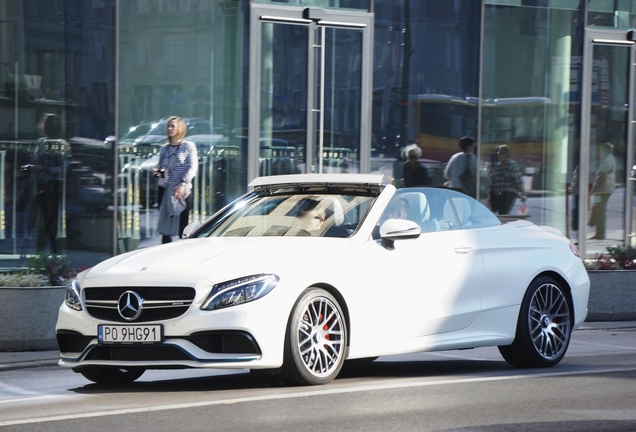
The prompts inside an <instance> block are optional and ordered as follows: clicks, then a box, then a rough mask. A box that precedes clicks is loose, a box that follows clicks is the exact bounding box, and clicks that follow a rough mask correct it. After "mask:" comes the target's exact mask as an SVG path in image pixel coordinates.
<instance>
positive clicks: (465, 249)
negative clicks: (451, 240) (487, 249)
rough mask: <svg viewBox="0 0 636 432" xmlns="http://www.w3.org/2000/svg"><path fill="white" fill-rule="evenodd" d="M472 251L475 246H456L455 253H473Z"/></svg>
mask: <svg viewBox="0 0 636 432" xmlns="http://www.w3.org/2000/svg"><path fill="white" fill-rule="evenodd" d="M472 251H473V248H472V247H470V246H463V247H458V248H455V253H458V254H467V253H471V252H472Z"/></svg>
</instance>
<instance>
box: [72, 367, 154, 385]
mask: <svg viewBox="0 0 636 432" xmlns="http://www.w3.org/2000/svg"><path fill="white" fill-rule="evenodd" d="M77 371H78V372H79V373H81V374H82V375H84V378H86V379H87V380H89V381H93V382H95V383H98V384H128V383H131V382H133V381H135V380H136V379H137V378H139V377H140V376H142V375H143V373H144V372H145V371H146V369H143V368H117V367H106V366H90V367H83V368H81V369H78V370H77Z"/></svg>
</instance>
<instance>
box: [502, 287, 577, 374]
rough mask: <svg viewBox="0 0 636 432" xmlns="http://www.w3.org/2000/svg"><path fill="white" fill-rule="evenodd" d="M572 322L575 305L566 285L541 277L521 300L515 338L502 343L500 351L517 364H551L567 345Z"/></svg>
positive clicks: (561, 356) (524, 365)
mask: <svg viewBox="0 0 636 432" xmlns="http://www.w3.org/2000/svg"><path fill="white" fill-rule="evenodd" d="M572 323H573V317H572V308H571V305H570V301H569V298H568V295H567V294H566V293H565V292H564V290H563V288H562V287H561V286H560V285H559V283H558V282H557V281H555V280H554V279H552V278H550V277H541V278H538V279H536V280H534V281H533V282H532V284H530V287H529V288H528V291H527V292H526V294H525V296H524V298H523V302H522V303H521V309H520V311H519V319H518V320H517V332H516V335H515V340H514V342H513V343H512V345H508V346H500V347H499V352H500V353H501V355H502V356H503V358H504V359H505V360H506V361H507V362H508V363H510V364H511V365H512V366H515V367H522V368H540V367H552V366H554V365H556V364H558V363H559V362H560V361H561V359H563V356H564V355H565V352H566V351H567V349H568V345H569V344H570V337H571V335H572Z"/></svg>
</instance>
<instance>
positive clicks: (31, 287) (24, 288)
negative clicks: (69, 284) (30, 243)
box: [0, 254, 71, 351]
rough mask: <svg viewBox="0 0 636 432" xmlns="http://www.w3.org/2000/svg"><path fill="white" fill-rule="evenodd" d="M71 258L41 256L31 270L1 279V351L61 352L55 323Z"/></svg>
mask: <svg viewBox="0 0 636 432" xmlns="http://www.w3.org/2000/svg"><path fill="white" fill-rule="evenodd" d="M70 262H71V258H70V257H68V256H66V255H56V254H39V255H36V256H34V257H31V258H29V259H28V260H27V267H28V268H27V269H26V270H24V271H21V272H17V273H12V274H2V275H0V351H39V350H49V349H57V342H56V339H55V323H56V322H57V311H58V308H59V306H60V305H61V304H62V302H63V301H64V294H65V287H64V285H65V284H66V279H67V278H68V277H69V276H71V274H70V273H71V270H70V268H69V265H70Z"/></svg>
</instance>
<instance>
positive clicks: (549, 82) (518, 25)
mask: <svg viewBox="0 0 636 432" xmlns="http://www.w3.org/2000/svg"><path fill="white" fill-rule="evenodd" d="M489 3H493V2H489ZM497 3H500V4H498V5H493V4H487V5H486V6H485V16H484V40H483V47H484V52H483V59H484V61H483V71H482V74H483V83H482V93H483V96H482V101H481V103H482V111H481V125H480V126H481V136H480V139H481V142H480V144H479V145H480V148H479V152H480V160H481V162H482V165H481V167H480V169H481V175H480V181H481V188H480V189H481V198H482V201H483V202H484V203H486V204H487V205H488V206H489V207H490V208H491V209H496V210H497V211H498V213H499V214H503V215H504V216H505V217H507V216H506V214H509V215H510V217H514V218H526V219H529V220H531V221H532V222H534V223H536V224H538V225H550V226H553V227H555V228H558V229H559V230H561V231H562V232H563V233H567V232H569V231H568V230H569V228H570V227H571V225H570V218H569V215H570V210H571V209H570V205H571V201H570V200H569V197H568V193H567V191H568V187H569V186H570V183H571V182H572V178H573V175H572V173H573V171H574V168H575V167H576V165H577V163H578V162H577V161H578V154H579V152H578V147H579V145H580V132H579V128H580V126H579V119H580V117H579V110H580V101H581V79H582V74H581V68H582V63H581V54H582V53H581V45H580V39H577V34H580V32H582V29H581V26H582V23H580V22H579V21H580V20H579V19H578V16H579V13H578V11H577V10H575V9H572V8H568V7H567V5H566V4H565V3H564V4H562V5H561V6H563V7H561V6H559V5H557V4H556V3H553V2H550V3H548V5H547V6H549V7H542V8H538V7H533V5H532V4H531V3H532V2H519V3H521V4H522V5H517V6H514V5H512V6H511V5H502V4H501V3H502V2H497ZM526 3H528V5H527V6H526ZM541 3H543V4H544V6H545V3H546V2H541ZM570 6H572V5H570ZM573 23H574V24H573ZM502 146H505V147H502ZM502 148H503V151H501V149H502ZM523 196H525V197H526V198H527V200H526V201H524V200H522V197H523ZM493 198H494V200H493ZM502 202H503V204H502ZM570 234H571V235H572V236H573V238H575V237H576V233H570Z"/></svg>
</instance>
